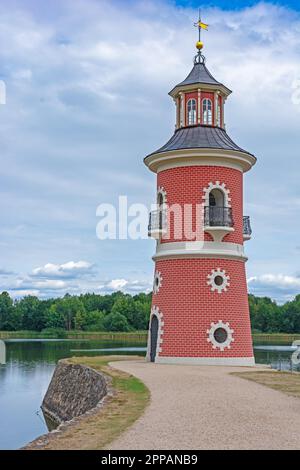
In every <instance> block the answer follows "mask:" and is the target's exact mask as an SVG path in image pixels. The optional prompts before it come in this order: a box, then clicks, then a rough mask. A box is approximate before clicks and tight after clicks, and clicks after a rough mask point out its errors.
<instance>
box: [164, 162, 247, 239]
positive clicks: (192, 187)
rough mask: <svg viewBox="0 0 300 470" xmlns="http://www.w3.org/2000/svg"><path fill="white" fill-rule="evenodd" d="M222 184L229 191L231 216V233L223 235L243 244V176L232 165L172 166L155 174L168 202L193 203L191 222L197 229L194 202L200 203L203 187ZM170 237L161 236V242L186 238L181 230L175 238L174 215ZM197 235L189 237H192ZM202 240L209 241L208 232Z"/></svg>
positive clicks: (187, 237) (181, 204) (194, 228)
mask: <svg viewBox="0 0 300 470" xmlns="http://www.w3.org/2000/svg"><path fill="white" fill-rule="evenodd" d="M216 181H220V183H225V184H226V188H227V189H229V190H230V197H231V207H232V211H233V218H234V229H235V231H234V232H233V233H230V234H229V235H227V236H226V237H225V238H224V241H227V242H232V243H239V244H242V243H243V175H242V173H241V172H240V171H238V170H234V169H231V168H225V167H224V168H223V167H219V166H187V167H180V168H172V169H169V170H164V171H161V172H160V173H159V174H158V177H157V185H158V187H159V186H161V187H163V188H164V189H165V190H166V192H167V201H168V205H172V204H179V205H180V206H181V207H183V205H184V204H192V206H193V217H192V220H193V225H192V229H193V230H194V231H195V230H196V210H195V208H196V204H202V202H203V199H202V196H203V195H204V192H203V189H204V188H206V187H207V186H208V185H209V183H210V182H213V183H215V182H216ZM169 235H170V236H169V238H163V239H162V243H165V242H170V241H184V240H188V239H189V235H188V236H186V235H185V234H184V231H183V230H182V236H181V237H178V236H177V237H176V238H175V237H174V218H173V216H172V217H171V226H170V234H169ZM195 238H196V237H193V238H190V240H194V239H195ZM204 239H205V240H207V241H211V240H212V238H211V236H210V235H209V234H207V233H205V234H204Z"/></svg>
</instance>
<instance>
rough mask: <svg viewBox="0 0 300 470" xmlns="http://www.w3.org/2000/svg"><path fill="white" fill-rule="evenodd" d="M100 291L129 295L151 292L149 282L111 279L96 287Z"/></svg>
mask: <svg viewBox="0 0 300 470" xmlns="http://www.w3.org/2000/svg"><path fill="white" fill-rule="evenodd" d="M98 287H99V289H100V291H103V292H112V291H118V290H120V291H123V292H127V293H130V294H135V293H138V292H147V293H148V292H151V290H152V283H151V282H149V281H145V280H144V281H142V280H127V279H112V280H111V281H107V282H105V283H103V284H102V285H101V286H98Z"/></svg>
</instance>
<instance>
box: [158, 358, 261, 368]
mask: <svg viewBox="0 0 300 470" xmlns="http://www.w3.org/2000/svg"><path fill="white" fill-rule="evenodd" d="M155 363H157V364H186V365H199V366H206V365H207V366H242V367H253V366H255V360H254V357H164V356H159V357H156V359H155Z"/></svg>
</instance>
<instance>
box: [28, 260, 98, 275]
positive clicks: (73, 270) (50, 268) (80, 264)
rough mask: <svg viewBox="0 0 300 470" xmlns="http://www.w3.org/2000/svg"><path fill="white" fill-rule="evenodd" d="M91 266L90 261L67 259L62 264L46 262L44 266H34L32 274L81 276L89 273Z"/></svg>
mask: <svg viewBox="0 0 300 470" xmlns="http://www.w3.org/2000/svg"><path fill="white" fill-rule="evenodd" d="M92 268H93V265H92V263H89V262H87V261H77V262H74V261H69V262H68V263H64V264H52V263H47V264H45V266H42V267H39V268H35V269H34V270H33V276H38V277H48V278H53V277H54V278H56V277H72V278H73V277H77V276H82V275H83V274H86V273H91V270H92Z"/></svg>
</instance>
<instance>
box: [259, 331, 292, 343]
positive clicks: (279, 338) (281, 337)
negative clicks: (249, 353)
mask: <svg viewBox="0 0 300 470" xmlns="http://www.w3.org/2000/svg"><path fill="white" fill-rule="evenodd" d="M252 338H253V344H270V345H271V344H282V345H288V344H292V342H293V341H295V340H300V334H296V333H293V334H288V333H254V334H252Z"/></svg>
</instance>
